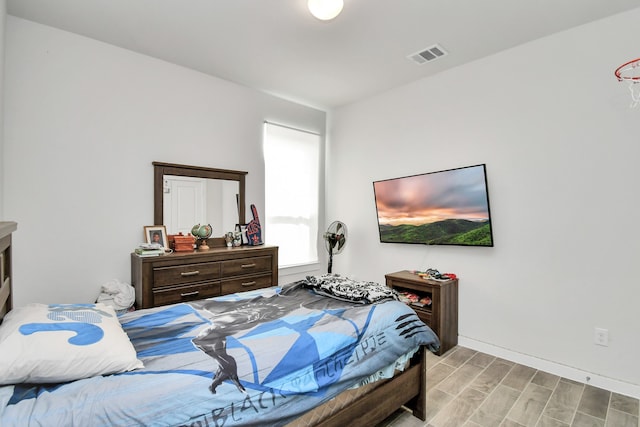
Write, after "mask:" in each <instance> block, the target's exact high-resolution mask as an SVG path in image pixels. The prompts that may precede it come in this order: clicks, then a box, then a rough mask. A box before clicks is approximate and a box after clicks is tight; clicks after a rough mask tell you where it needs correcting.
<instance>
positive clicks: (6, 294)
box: [0, 221, 18, 319]
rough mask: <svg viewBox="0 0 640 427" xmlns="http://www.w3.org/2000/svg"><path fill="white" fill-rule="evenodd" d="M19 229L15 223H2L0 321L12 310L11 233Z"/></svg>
mask: <svg viewBox="0 0 640 427" xmlns="http://www.w3.org/2000/svg"><path fill="white" fill-rule="evenodd" d="M17 229H18V225H17V224H16V223H15V222H13V221H3V222H0V319H2V316H4V314H5V313H6V312H7V311H9V310H11V308H12V300H13V299H12V297H11V233H13V232H14V231H16V230H17Z"/></svg>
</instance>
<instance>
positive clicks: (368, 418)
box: [317, 348, 429, 427]
mask: <svg viewBox="0 0 640 427" xmlns="http://www.w3.org/2000/svg"><path fill="white" fill-rule="evenodd" d="M427 351H429V350H427V349H426V348H422V349H421V350H420V352H419V353H418V354H416V355H415V356H414V359H413V361H412V366H411V367H410V368H409V369H407V370H405V371H404V372H402V373H401V374H400V375H397V376H395V377H393V378H392V379H390V380H388V381H386V383H385V384H383V385H381V386H380V387H377V388H376V389H374V390H373V391H371V392H370V393H368V394H366V395H365V396H363V397H361V398H360V399H358V400H356V401H354V402H352V403H351V404H349V405H348V406H346V407H344V408H342V409H341V410H340V411H339V412H336V413H335V414H333V415H331V416H330V417H328V418H326V419H325V420H323V421H322V422H320V423H319V424H317V427H344V426H350V427H358V426H362V427H370V426H374V425H376V424H377V423H379V422H381V421H383V420H384V419H385V418H387V417H388V416H389V415H391V414H393V413H394V412H395V411H397V410H398V409H399V408H400V407H401V406H403V405H405V406H407V407H408V408H409V409H411V410H412V411H413V415H414V416H416V417H418V418H420V419H421V420H423V421H424V419H425V416H426V404H427V399H426V392H427V387H426V376H427V375H426V374H427V356H426V352H427Z"/></svg>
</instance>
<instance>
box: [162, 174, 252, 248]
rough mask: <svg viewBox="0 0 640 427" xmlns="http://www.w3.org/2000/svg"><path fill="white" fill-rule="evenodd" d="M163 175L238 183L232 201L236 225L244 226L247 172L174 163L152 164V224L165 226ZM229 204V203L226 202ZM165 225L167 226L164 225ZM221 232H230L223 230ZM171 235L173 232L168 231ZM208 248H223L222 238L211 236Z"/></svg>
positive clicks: (208, 240)
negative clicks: (235, 212)
mask: <svg viewBox="0 0 640 427" xmlns="http://www.w3.org/2000/svg"><path fill="white" fill-rule="evenodd" d="M165 175H174V176H185V177H194V178H204V179H206V180H222V181H235V182H237V183H238V194H237V199H236V200H235V201H234V203H235V204H237V209H238V222H237V224H245V210H246V208H245V201H244V193H245V181H246V175H247V172H244V171H236V170H228V169H215V168H207V167H203V166H192V165H177V164H174V163H163V162H153V221H154V224H156V225H158V224H165V221H164V189H163V185H164V184H163V183H164V177H165ZM227 202H229V201H227ZM165 225H167V224H165ZM223 231H231V230H230V229H229V230H223ZM168 232H169V234H172V233H173V232H174V230H168ZM207 243H208V245H209V246H225V243H226V242H225V240H224V237H223V236H212V237H210V238H209V239H207Z"/></svg>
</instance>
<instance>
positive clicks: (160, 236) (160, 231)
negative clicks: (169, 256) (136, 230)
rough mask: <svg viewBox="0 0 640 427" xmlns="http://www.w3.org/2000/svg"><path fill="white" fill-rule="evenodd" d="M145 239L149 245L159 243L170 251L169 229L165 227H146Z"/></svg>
mask: <svg viewBox="0 0 640 427" xmlns="http://www.w3.org/2000/svg"><path fill="white" fill-rule="evenodd" d="M144 237H145V241H146V242H147V243H158V244H160V245H162V247H163V248H165V249H169V240H168V238H167V228H166V227H165V226H164V225H146V226H145V227H144Z"/></svg>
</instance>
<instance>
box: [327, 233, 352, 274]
mask: <svg viewBox="0 0 640 427" xmlns="http://www.w3.org/2000/svg"><path fill="white" fill-rule="evenodd" d="M324 243H325V247H326V248H327V251H328V252H329V266H328V268H327V273H331V266H332V265H333V255H334V254H335V255H337V254H339V253H340V252H342V249H344V245H345V244H346V243H347V226H346V225H345V224H344V223H343V222H340V221H333V222H332V223H331V225H329V228H328V229H327V232H326V233H324Z"/></svg>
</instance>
